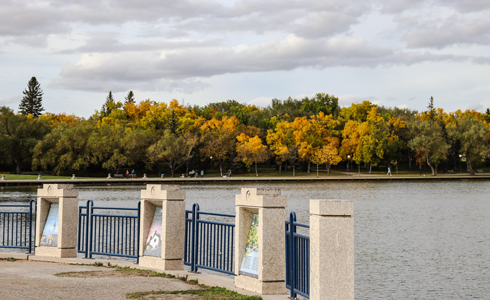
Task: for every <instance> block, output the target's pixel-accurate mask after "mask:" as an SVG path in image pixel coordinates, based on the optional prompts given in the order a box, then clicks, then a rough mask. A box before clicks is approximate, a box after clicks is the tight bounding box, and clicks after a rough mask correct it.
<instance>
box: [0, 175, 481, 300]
mask: <svg viewBox="0 0 490 300" xmlns="http://www.w3.org/2000/svg"><path fill="white" fill-rule="evenodd" d="M242 184H243V183H236V184H233V183H230V184H186V185H182V188H183V189H184V190H186V191H187V200H186V207H187V209H190V208H191V206H192V203H194V202H198V203H199V204H200V207H201V210H204V211H212V212H223V213H234V199H235V196H234V195H235V194H239V193H240V188H241V187H242ZM246 187H271V188H279V189H281V190H282V193H283V195H287V196H288V211H291V210H294V211H296V213H297V214H298V219H299V221H300V222H305V223H307V222H308V205H309V204H308V202H309V201H308V200H309V199H346V200H352V201H354V207H355V216H354V218H355V247H356V248H355V255H356V256H355V276H356V277H355V283H356V298H357V299H489V297H490V296H489V295H490V230H489V226H488V224H489V220H490V201H489V197H488V195H490V182H489V181H469V180H462V181H447V182H445V181H440V182H345V183H344V182H342V183H339V182H335V183H333V182H332V183H313V182H312V183H293V184H291V183H287V184H286V183H247V184H246ZM141 188H142V186H117V187H116V186H97V187H79V190H80V197H79V198H80V199H81V201H80V202H81V203H85V202H86V200H87V199H90V198H91V199H93V200H94V202H95V205H97V206H125V207H135V206H136V205H137V202H138V200H139V197H140V190H141ZM35 194H36V190H35V188H29V187H28V188H10V187H7V188H3V189H1V190H0V203H6V202H8V203H12V202H22V201H25V200H26V199H30V198H31V197H35ZM3 251H4V250H3Z"/></svg>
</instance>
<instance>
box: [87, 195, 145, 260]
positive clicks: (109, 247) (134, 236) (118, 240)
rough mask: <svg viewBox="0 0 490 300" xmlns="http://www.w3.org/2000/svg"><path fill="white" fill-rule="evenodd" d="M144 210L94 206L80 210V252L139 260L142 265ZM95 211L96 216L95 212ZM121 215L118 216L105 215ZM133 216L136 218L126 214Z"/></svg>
mask: <svg viewBox="0 0 490 300" xmlns="http://www.w3.org/2000/svg"><path fill="white" fill-rule="evenodd" d="M140 206H141V202H138V207H137V208H125V207H100V206H94V204H93V201H92V200H88V201H87V206H80V207H79V220H78V252H79V253H85V258H92V254H98V255H110V256H119V257H129V258H136V263H138V262H139V239H140ZM94 211H95V212H94ZM107 211H117V212H116V213H104V212H107ZM123 212H130V213H131V212H132V213H133V214H123Z"/></svg>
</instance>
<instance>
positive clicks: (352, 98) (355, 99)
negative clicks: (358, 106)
mask: <svg viewBox="0 0 490 300" xmlns="http://www.w3.org/2000/svg"><path fill="white" fill-rule="evenodd" d="M338 98H339V104H340V105H343V106H350V105H351V104H353V103H361V102H363V101H371V102H372V103H374V104H377V103H380V102H379V101H378V100H377V99H378V97H376V96H356V95H340V96H338Z"/></svg>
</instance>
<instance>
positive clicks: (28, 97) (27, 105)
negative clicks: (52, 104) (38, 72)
mask: <svg viewBox="0 0 490 300" xmlns="http://www.w3.org/2000/svg"><path fill="white" fill-rule="evenodd" d="M23 93H24V97H23V98H22V100H21V102H20V104H19V113H20V114H21V115H24V116H27V115H28V114H31V115H33V116H34V117H35V118H37V117H39V116H40V115H41V113H42V111H43V110H44V107H43V90H41V85H40V84H39V82H38V81H37V79H36V77H32V78H31V80H29V83H28V84H27V89H26V90H25V91H23Z"/></svg>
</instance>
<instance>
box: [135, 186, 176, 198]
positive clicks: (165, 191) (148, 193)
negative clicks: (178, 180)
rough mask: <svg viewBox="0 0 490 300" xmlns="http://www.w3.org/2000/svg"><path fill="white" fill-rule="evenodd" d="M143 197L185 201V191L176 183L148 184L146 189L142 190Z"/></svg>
mask: <svg viewBox="0 0 490 300" xmlns="http://www.w3.org/2000/svg"><path fill="white" fill-rule="evenodd" d="M141 199H153V200H171V201H183V200H184V199H185V191H182V190H181V189H180V186H178V185H174V184H172V185H170V184H147V185H146V190H141Z"/></svg>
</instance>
